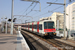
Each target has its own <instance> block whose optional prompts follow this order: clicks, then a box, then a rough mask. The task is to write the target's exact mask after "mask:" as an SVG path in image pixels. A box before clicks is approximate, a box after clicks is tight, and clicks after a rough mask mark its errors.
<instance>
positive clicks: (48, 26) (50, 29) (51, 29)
mask: <svg viewBox="0 0 75 50" xmlns="http://www.w3.org/2000/svg"><path fill="white" fill-rule="evenodd" d="M43 26H44V27H43V28H44V29H43V31H44V36H53V37H54V36H56V33H55V31H56V29H55V25H54V22H53V21H44V22H43Z"/></svg>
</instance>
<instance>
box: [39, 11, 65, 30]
mask: <svg viewBox="0 0 75 50" xmlns="http://www.w3.org/2000/svg"><path fill="white" fill-rule="evenodd" d="M40 20H53V21H54V23H55V28H56V29H63V27H64V16H63V14H62V13H59V12H54V13H53V14H52V15H51V16H49V17H45V18H41V19H40Z"/></svg>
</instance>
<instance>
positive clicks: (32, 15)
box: [31, 0, 58, 16]
mask: <svg viewBox="0 0 75 50" xmlns="http://www.w3.org/2000/svg"><path fill="white" fill-rule="evenodd" d="M57 1H58V0H56V1H54V3H55V2H57ZM49 6H51V4H50V5H48V6H46V7H44V8H43V9H42V10H44V9H46V8H48V7H49ZM38 12H39V11H38ZM35 14H37V13H35ZM35 14H33V15H35ZM33 15H31V16H33Z"/></svg>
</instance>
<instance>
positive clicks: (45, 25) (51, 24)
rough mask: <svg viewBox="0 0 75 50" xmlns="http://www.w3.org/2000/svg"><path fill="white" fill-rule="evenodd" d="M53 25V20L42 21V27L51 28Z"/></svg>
mask: <svg viewBox="0 0 75 50" xmlns="http://www.w3.org/2000/svg"><path fill="white" fill-rule="evenodd" d="M51 28H55V27H54V22H44V29H51Z"/></svg>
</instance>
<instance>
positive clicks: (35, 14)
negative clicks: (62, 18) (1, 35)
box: [0, 0, 69, 23]
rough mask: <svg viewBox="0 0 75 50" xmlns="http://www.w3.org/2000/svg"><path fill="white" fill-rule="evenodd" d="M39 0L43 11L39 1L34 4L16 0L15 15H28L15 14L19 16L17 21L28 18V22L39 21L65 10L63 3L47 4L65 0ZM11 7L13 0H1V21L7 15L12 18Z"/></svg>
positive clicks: (21, 21)
mask: <svg viewBox="0 0 75 50" xmlns="http://www.w3.org/2000/svg"><path fill="white" fill-rule="evenodd" d="M37 1H39V2H40V3H41V11H39V7H40V6H39V5H40V4H39V3H33V4H32V2H28V1H21V0H14V15H26V16H25V17H23V16H14V18H17V19H16V22H15V23H25V20H27V22H31V21H38V20H39V19H40V18H43V17H49V16H51V15H52V13H53V12H61V13H63V11H64V6H63V5H55V4H51V5H50V4H47V2H53V3H64V0H37ZM66 3H69V2H68V0H66ZM30 5H31V6H30ZM49 5H50V6H49ZM67 5H68V4H67ZM67 5H66V6H67ZM58 7H60V8H58ZM11 8H12V0H0V22H1V21H2V20H5V19H4V18H5V17H7V18H8V19H9V18H11ZM55 9H56V10H55ZM35 10H37V11H35ZM50 11H52V12H50ZM27 16H29V17H27ZM1 18H3V19H1Z"/></svg>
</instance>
